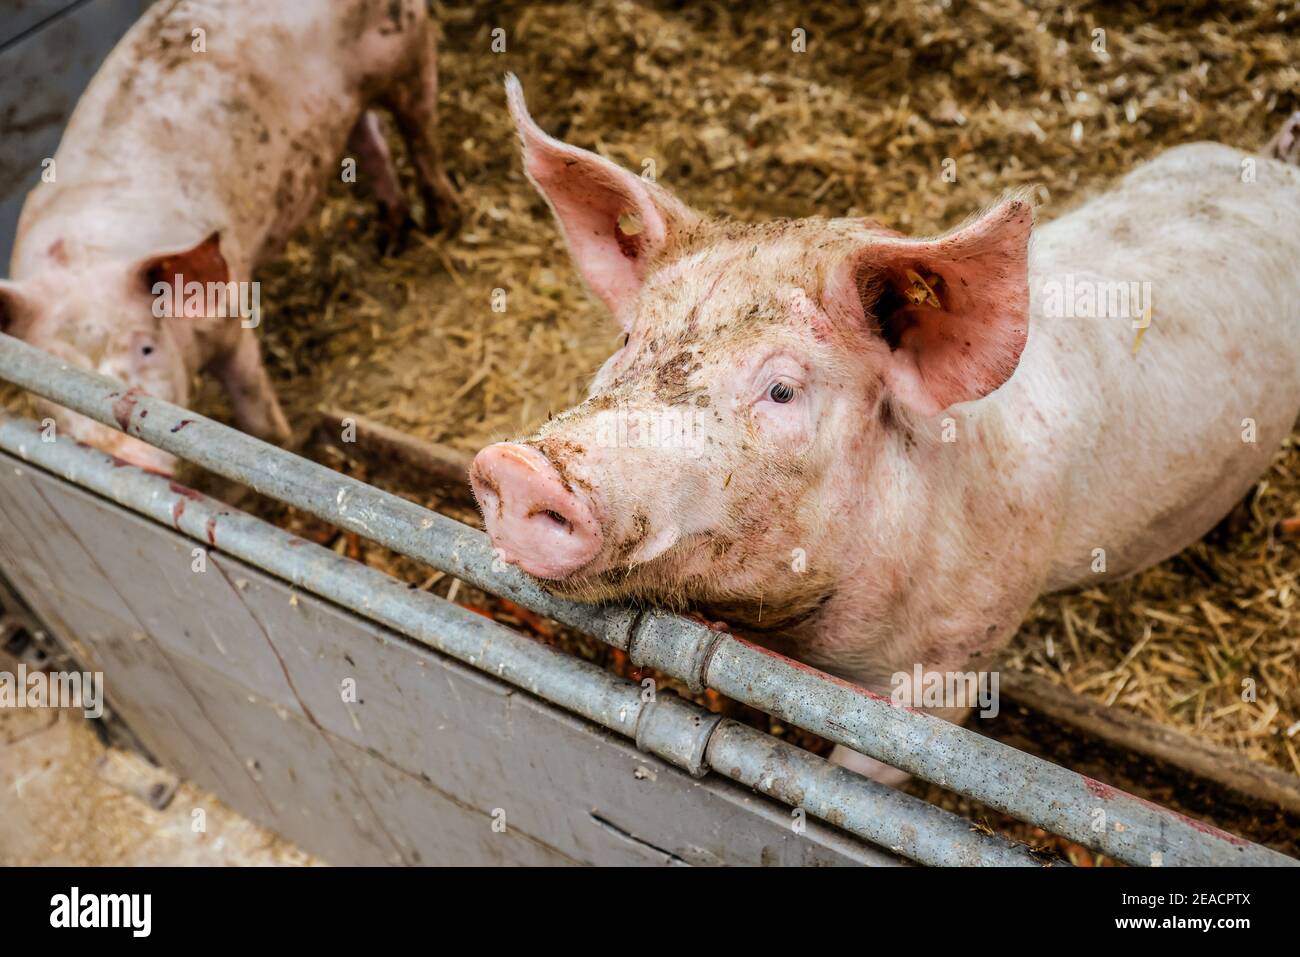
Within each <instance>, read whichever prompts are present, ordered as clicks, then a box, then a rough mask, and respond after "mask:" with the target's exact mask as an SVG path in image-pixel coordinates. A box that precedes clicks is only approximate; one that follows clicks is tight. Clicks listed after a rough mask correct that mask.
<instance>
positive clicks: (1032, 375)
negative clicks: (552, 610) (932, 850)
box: [471, 78, 1300, 780]
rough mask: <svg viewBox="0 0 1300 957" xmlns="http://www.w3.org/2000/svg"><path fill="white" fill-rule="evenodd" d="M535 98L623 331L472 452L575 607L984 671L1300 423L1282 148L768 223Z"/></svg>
mask: <svg viewBox="0 0 1300 957" xmlns="http://www.w3.org/2000/svg"><path fill="white" fill-rule="evenodd" d="M508 85H509V100H510V106H511V109H512V111H513V114H514V118H515V122H516V124H517V126H518V128H519V132H520V134H521V137H522V140H523V153H524V165H525V168H526V170H527V172H528V175H529V177H530V178H531V180H532V181H533V183H534V184H535V185H536V186H537V188H538V189H539V190H540V191H541V193H542V194H543V195H544V196H545V197H546V199H547V201H548V202H549V204H550V206H551V208H552V210H553V211H554V213H555V216H556V218H557V220H558V222H559V225H560V228H561V230H562V231H563V233H564V236H565V238H566V239H567V241H568V245H569V250H570V253H571V254H572V256H573V259H574V262H575V263H576V265H577V268H578V270H579V272H580V273H581V274H582V275H583V277H584V278H585V280H586V282H587V283H588V285H589V286H590V287H591V289H592V290H593V291H594V292H595V294H596V295H597V296H598V297H600V298H601V299H602V300H603V301H604V302H605V304H606V305H608V306H609V308H610V310H611V311H612V312H613V314H614V316H615V317H616V319H617V320H618V321H619V322H620V323H621V325H622V327H623V330H624V331H625V333H626V336H627V338H626V341H625V344H624V346H623V348H621V349H620V350H619V351H618V352H616V353H615V354H614V355H613V356H611V357H610V359H609V360H608V361H607V362H606V363H605V364H604V366H603V367H602V368H601V369H600V371H599V372H598V373H597V375H596V377H595V380H594V383H593V385H592V387H591V391H590V394H589V397H588V398H587V399H586V401H585V402H583V403H582V404H581V405H578V406H576V407H574V408H572V409H569V410H568V411H566V412H563V413H561V414H558V415H556V416H555V417H554V418H552V419H551V420H550V421H548V422H547V423H546V424H545V425H543V426H542V427H541V428H540V429H539V430H538V431H537V432H535V433H534V434H533V435H531V436H529V437H527V438H524V439H521V440H520V441H518V442H503V443H498V444H495V445H491V446H489V447H487V448H485V449H484V450H482V451H481V452H480V453H479V454H478V456H477V458H476V459H475V461H474V465H473V468H472V471H471V480H472V483H473V488H474V492H475V494H476V496H477V498H478V501H479V504H480V507H481V508H482V511H483V516H484V520H485V523H486V526H487V529H488V532H489V534H490V535H491V538H492V541H493V543H494V545H495V546H496V547H497V548H498V549H500V551H501V554H502V556H503V557H504V558H505V559H506V560H507V561H509V562H512V563H514V564H516V565H517V566H518V567H520V568H521V569H523V570H524V571H526V572H528V573H530V574H532V575H534V576H537V577H538V578H540V579H542V580H543V581H544V583H545V584H546V585H547V587H549V588H551V589H552V590H554V591H556V592H558V593H560V594H563V595H567V596H570V597H575V598H579V599H584V600H593V601H595V600H606V599H636V600H644V601H647V602H655V603H660V604H667V605H670V606H674V607H678V608H689V609H696V610H698V611H701V612H703V613H704V614H706V615H708V616H710V617H716V618H722V619H725V620H726V621H728V622H730V623H732V624H734V625H736V626H737V627H739V628H741V629H743V630H744V631H745V632H746V633H749V634H751V635H754V636H755V637H757V638H758V639H759V640H763V641H765V642H766V643H769V644H771V645H773V646H774V647H776V648H778V649H779V650H781V651H784V652H786V653H788V654H791V655H793V656H795V657H797V658H800V659H802V660H804V661H807V662H810V663H812V664H814V665H816V666H818V667H821V668H823V669H825V670H827V671H830V672H833V673H835V674H837V675H840V676H842V677H845V678H847V679H849V680H852V681H854V682H857V683H859V684H861V685H863V686H865V687H866V688H868V689H870V690H873V691H875V692H878V693H882V694H886V695H889V694H891V693H892V692H893V691H894V690H895V687H894V682H893V676H894V675H895V674H897V673H902V672H906V673H908V674H911V673H913V671H914V669H915V668H916V666H918V665H919V666H920V667H921V668H922V669H924V670H925V671H926V672H966V671H971V670H976V669H979V668H981V667H987V665H988V664H989V663H990V662H991V660H992V656H993V655H994V654H995V653H996V652H998V651H999V650H1000V649H1001V648H1003V647H1004V646H1005V645H1006V643H1007V642H1008V640H1009V639H1010V638H1011V637H1012V635H1013V634H1014V633H1015V631H1016V629H1017V627H1018V626H1019V624H1020V622H1021V620H1022V619H1023V617H1024V615H1025V614H1026V612H1027V611H1028V609H1029V607H1030V605H1031V603H1032V602H1033V601H1034V600H1035V599H1036V598H1037V597H1038V596H1039V595H1041V594H1043V593H1044V592H1049V591H1053V590H1056V589H1061V588H1066V587H1069V586H1074V585H1081V584H1090V583H1095V582H1099V581H1103V580H1106V579H1112V578H1116V577H1119V576H1124V575H1129V574H1132V573H1133V572H1136V571H1138V570H1139V569H1142V568H1145V567H1147V566H1149V565H1151V564H1152V563H1154V562H1158V561H1160V560H1161V559H1164V558H1166V557H1167V556H1169V555H1172V554H1174V553H1175V552H1177V551H1178V550H1179V549H1181V548H1183V547H1184V546H1186V545H1187V544H1189V543H1190V542H1193V541H1195V540H1196V539H1197V538H1198V537H1199V536H1201V535H1202V534H1204V533H1205V532H1206V531H1207V530H1209V529H1210V528H1211V527H1212V526H1213V525H1214V524H1215V522H1217V521H1218V520H1219V519H1220V518H1221V517H1222V516H1223V515H1224V514H1225V513H1227V512H1228V511H1229V510H1230V509H1231V508H1232V506H1233V505H1234V504H1235V503H1236V502H1237V501H1238V500H1239V499H1240V498H1241V497H1242V495H1244V494H1245V493H1246V492H1247V491H1248V490H1249V489H1250V487H1251V485H1252V484H1253V483H1254V482H1255V481H1256V479H1257V478H1258V477H1259V475H1260V474H1261V473H1262V472H1264V470H1265V469H1266V468H1267V467H1268V465H1269V462H1270V460H1271V459H1272V457H1273V455H1274V453H1275V452H1276V450H1277V448H1278V445H1279V443H1280V442H1281V441H1282V439H1283V438H1284V437H1285V436H1286V435H1287V433H1288V432H1289V431H1290V430H1291V428H1292V426H1293V424H1294V423H1295V421H1296V415H1297V412H1298V411H1300V169H1297V168H1296V167H1295V166H1293V165H1288V163H1286V162H1282V161H1280V160H1279V159H1278V158H1268V157H1265V156H1252V155H1251V154H1249V153H1246V152H1243V151H1241V150H1237V149H1233V148H1231V147H1228V146H1220V145H1216V144H1212V143H1197V144H1192V145H1187V146H1181V147H1178V148H1176V149H1171V150H1169V151H1168V152H1166V153H1164V154H1163V155H1161V156H1159V157H1158V158H1157V159H1155V160H1153V161H1151V162H1150V163H1147V164H1146V165H1144V166H1142V167H1140V168H1139V169H1137V170H1135V171H1134V172H1132V173H1130V174H1129V175H1128V176H1126V177H1125V178H1124V179H1123V180H1121V181H1120V182H1119V183H1118V184H1116V186H1115V187H1114V189H1112V190H1111V191H1110V192H1108V193H1106V194H1104V195H1101V196H1099V197H1097V198H1095V199H1093V200H1092V201H1091V202H1089V203H1087V204H1086V205H1084V206H1082V207H1080V208H1079V209H1077V210H1075V211H1074V212H1072V213H1070V214H1068V215H1066V216H1063V217H1062V218H1060V219H1058V220H1056V221H1055V222H1052V223H1050V224H1048V225H1046V226H1042V227H1040V228H1034V225H1033V211H1032V209H1031V207H1030V205H1029V204H1028V203H1027V202H1025V201H1024V200H1023V199H1020V198H1016V197H1012V198H1008V199H1004V200H1003V201H1001V202H998V203H997V204H995V205H994V206H992V207H990V208H989V209H987V210H986V211H985V212H983V213H981V214H979V215H978V216H975V217H973V218H972V219H971V220H969V221H968V222H967V223H965V224H964V225H962V226H959V227H958V228H956V229H954V230H951V231H950V232H947V233H944V234H943V235H941V236H938V237H935V238H932V239H914V238H910V237H906V236H903V235H900V234H897V233H894V232H892V231H890V230H886V229H883V228H881V227H879V226H877V225H875V224H873V223H871V222H868V221H864V220H859V219H820V218H816V219H804V220H795V221H787V222H776V223H768V224H761V225H748V224H742V223H734V222H724V221H717V220H711V219H709V218H708V217H707V216H705V215H703V214H701V213H698V212H696V211H694V210H692V209H690V208H688V207H687V206H685V205H684V204H682V203H681V202H679V201H678V200H677V199H675V198H674V197H673V196H671V195H670V194H669V193H668V191H667V190H665V189H664V188H662V187H661V186H659V185H656V184H653V183H649V182H646V181H645V180H643V179H641V178H639V177H637V176H635V175H633V174H632V173H629V172H627V171H625V170H623V169H621V168H619V167H618V166H616V165H615V164H613V163H611V162H609V161H607V160H605V159H603V158H601V157H599V156H597V155H595V154H593V153H590V152H587V151H585V150H582V149H578V148H575V147H573V146H569V145H567V144H565V143H562V142H559V141H557V140H555V139H552V138H551V137H550V136H548V135H547V134H546V133H544V132H543V131H542V130H541V129H540V128H539V127H538V126H537V125H536V124H535V123H534V122H533V120H532V119H531V118H530V117H529V115H528V113H527V111H526V109H525V106H524V101H523V96H522V93H521V91H520V89H519V86H518V83H517V82H516V81H514V80H513V78H512V79H511V80H510V81H509V84H508ZM1298 128H1300V114H1298V115H1297V116H1296V117H1293V118H1292V121H1291V123H1290V124H1289V125H1288V128H1287V130H1285V131H1284V133H1283V134H1282V135H1280V136H1279V138H1278V140H1276V141H1275V145H1274V146H1273V147H1271V148H1272V149H1273V150H1274V151H1275V152H1276V153H1277V154H1278V155H1279V156H1282V154H1284V153H1293V152H1294V151H1295V150H1296V144H1295V140H1296V137H1295V131H1296V129H1298ZM1282 158H1290V159H1292V161H1293V162H1294V156H1290V157H1286V156H1282ZM1121 283H1122V284H1123V285H1122V286H1121V285H1119V284H1121ZM1144 284H1145V285H1144ZM1120 293H1123V294H1124V296H1125V297H1128V301H1127V303H1125V302H1124V301H1121V296H1120ZM1148 309H1149V311H1148ZM1148 316H1149V320H1150V321H1149V326H1148V327H1147V328H1145V330H1144V331H1143V330H1142V329H1141V327H1142V326H1143V325H1144V324H1146V317H1148ZM1140 331H1141V332H1142V337H1141V341H1140V342H1138V333H1139V332H1140ZM918 703H921V702H920V701H919V700H918ZM932 710H934V711H935V712H936V713H938V714H940V715H941V716H943V717H946V718H949V719H952V720H960V718H961V717H963V715H964V713H965V711H966V709H965V708H961V707H940V708H934V709H932ZM837 759H838V760H840V761H841V762H842V763H845V764H848V765H849V766H851V767H856V768H858V769H859V770H863V771H864V772H866V773H871V774H873V776H876V777H878V778H880V779H882V780H891V779H894V780H896V779H897V772H894V771H893V770H892V769H888V768H885V767H884V766H883V765H880V764H878V763H877V762H874V761H871V760H870V759H866V758H864V757H863V756H861V755H856V754H852V753H851V752H846V751H844V750H843V749H840V750H839V752H838V754H837Z"/></svg>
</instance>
